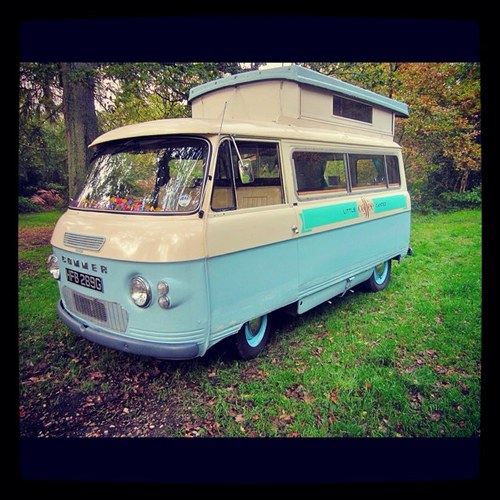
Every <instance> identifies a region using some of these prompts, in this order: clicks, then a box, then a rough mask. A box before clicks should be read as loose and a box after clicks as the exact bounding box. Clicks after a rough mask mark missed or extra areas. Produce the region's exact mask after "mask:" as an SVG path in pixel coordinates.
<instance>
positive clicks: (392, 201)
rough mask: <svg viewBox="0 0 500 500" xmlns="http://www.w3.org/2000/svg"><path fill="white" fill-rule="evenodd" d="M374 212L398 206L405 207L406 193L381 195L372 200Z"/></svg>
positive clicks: (393, 208)
mask: <svg viewBox="0 0 500 500" xmlns="http://www.w3.org/2000/svg"><path fill="white" fill-rule="evenodd" d="M374 204H375V213H376V214H379V213H380V212H387V211H389V210H396V209H398V208H407V205H406V195H404V194H398V195H396V196H383V197H382V198H377V199H375V200H374Z"/></svg>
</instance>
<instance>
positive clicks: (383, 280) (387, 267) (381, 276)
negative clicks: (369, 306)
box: [361, 260, 392, 292]
mask: <svg viewBox="0 0 500 500" xmlns="http://www.w3.org/2000/svg"><path fill="white" fill-rule="evenodd" d="M391 262H392V261H390V260H386V261H385V262H381V263H380V264H377V265H376V266H375V268H374V269H373V273H372V275H371V276H370V278H369V279H368V280H366V281H365V282H363V283H361V288H362V289H363V290H364V291H365V292H379V291H380V290H383V289H384V288H385V287H386V286H387V284H388V283H389V280H390V279H391Z"/></svg>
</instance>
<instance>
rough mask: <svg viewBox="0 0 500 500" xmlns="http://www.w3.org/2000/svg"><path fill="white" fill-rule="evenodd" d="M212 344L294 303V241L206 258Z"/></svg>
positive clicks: (295, 281) (295, 286)
mask: <svg viewBox="0 0 500 500" xmlns="http://www.w3.org/2000/svg"><path fill="white" fill-rule="evenodd" d="M208 275H209V293H210V303H211V306H210V308H211V315H212V317H211V323H212V328H211V339H210V343H211V344H213V343H215V342H217V341H219V340H220V339H222V338H223V337H225V336H227V335H230V334H232V333H236V332H237V331H238V330H239V329H240V327H241V325H242V324H243V323H244V322H246V321H248V320H249V319H252V318H255V317H258V316H262V315H263V314H265V313H269V312H271V311H274V310H276V309H279V308H280V307H283V306H285V305H287V304H289V303H291V302H294V301H295V300H297V291H298V289H297V240H296V239H292V240H288V241H283V242H280V243H273V244H270V245H265V246H260V247H257V248H251V249H248V250H242V251H238V252H233V253H229V254H225V255H219V256H216V257H212V258H209V259H208Z"/></svg>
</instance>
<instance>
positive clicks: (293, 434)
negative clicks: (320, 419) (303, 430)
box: [287, 432, 300, 438]
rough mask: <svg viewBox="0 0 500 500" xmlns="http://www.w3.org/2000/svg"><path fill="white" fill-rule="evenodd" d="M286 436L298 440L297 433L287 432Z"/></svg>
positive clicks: (298, 435)
mask: <svg viewBox="0 0 500 500" xmlns="http://www.w3.org/2000/svg"><path fill="white" fill-rule="evenodd" d="M287 436H288V437H291V438H299V437H300V434H299V433H298V432H289V433H288V434H287Z"/></svg>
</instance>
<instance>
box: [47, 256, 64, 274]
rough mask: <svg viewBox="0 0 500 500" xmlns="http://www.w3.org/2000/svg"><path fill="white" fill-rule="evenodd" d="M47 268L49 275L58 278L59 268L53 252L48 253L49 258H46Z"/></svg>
mask: <svg viewBox="0 0 500 500" xmlns="http://www.w3.org/2000/svg"><path fill="white" fill-rule="evenodd" d="M47 269H48V271H49V273H50V275H51V276H52V277H53V278H54V279H55V280H58V279H59V278H60V277H61V269H60V268H59V261H58V260H57V257H56V256H55V255H54V254H51V255H49V258H48V259H47Z"/></svg>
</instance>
